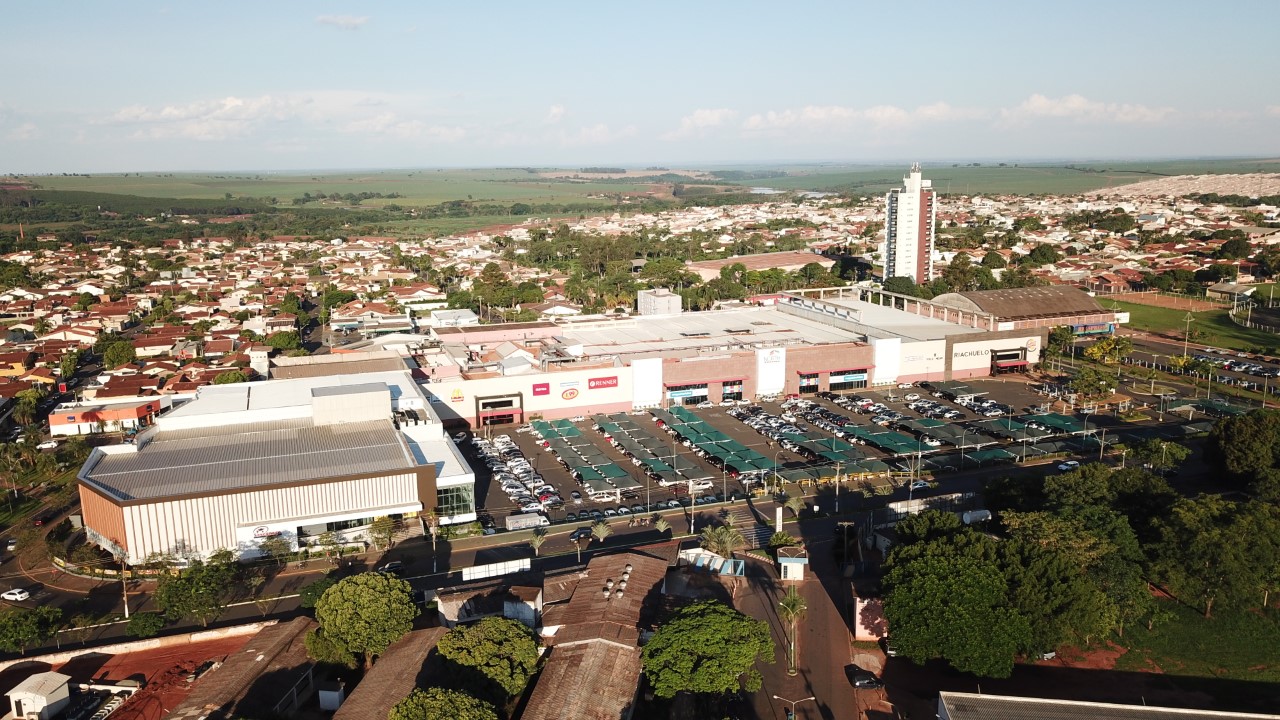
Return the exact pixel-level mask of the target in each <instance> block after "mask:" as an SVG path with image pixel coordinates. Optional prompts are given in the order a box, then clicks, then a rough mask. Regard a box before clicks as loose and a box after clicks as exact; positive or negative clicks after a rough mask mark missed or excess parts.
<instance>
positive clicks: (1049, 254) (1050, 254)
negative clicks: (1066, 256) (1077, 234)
mask: <svg viewBox="0 0 1280 720" xmlns="http://www.w3.org/2000/svg"><path fill="white" fill-rule="evenodd" d="M1061 259H1062V256H1061V255H1059V254H1058V251H1057V250H1054V249H1053V246H1052V245H1044V244H1040V245H1036V246H1035V247H1034V248H1032V249H1031V252H1029V253H1027V255H1026V256H1024V257H1023V258H1022V262H1023V263H1025V264H1027V265H1031V266H1033V267H1039V266H1041V265H1052V264H1053V263H1056V262H1058V261H1059V260H1061Z"/></svg>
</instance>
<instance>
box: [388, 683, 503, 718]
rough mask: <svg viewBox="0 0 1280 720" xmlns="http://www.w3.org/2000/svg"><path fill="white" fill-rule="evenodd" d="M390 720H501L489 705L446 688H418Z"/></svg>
mask: <svg viewBox="0 0 1280 720" xmlns="http://www.w3.org/2000/svg"><path fill="white" fill-rule="evenodd" d="M387 720H498V713H497V711H495V710H494V709H493V706H492V705H490V704H489V703H487V702H485V701H483V700H478V699H476V698H473V697H471V696H470V695H467V694H465V693H461V692H458V691H456V690H445V689H444V688H427V689H426V690H423V689H421V688H415V689H414V691H413V692H412V693H411V694H410V695H409V697H407V698H405V699H403V700H401V701H400V702H398V703H396V705H395V707H393V708H391V713H390V714H389V715H388V716H387Z"/></svg>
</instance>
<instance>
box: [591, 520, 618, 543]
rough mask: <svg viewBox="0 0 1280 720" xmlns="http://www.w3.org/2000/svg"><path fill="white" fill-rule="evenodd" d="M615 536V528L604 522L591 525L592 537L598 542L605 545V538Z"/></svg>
mask: <svg viewBox="0 0 1280 720" xmlns="http://www.w3.org/2000/svg"><path fill="white" fill-rule="evenodd" d="M612 534H613V526H611V525H610V524H609V523H607V522H605V521H603V520H597V521H595V522H594V523H592V524H591V537H593V538H595V539H596V541H597V542H600V543H602V544H603V543H604V541H605V538H607V537H609V536H610V535H612Z"/></svg>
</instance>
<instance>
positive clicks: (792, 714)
mask: <svg viewBox="0 0 1280 720" xmlns="http://www.w3.org/2000/svg"><path fill="white" fill-rule="evenodd" d="M773 699H774V700H781V701H782V702H784V703H789V704H790V705H791V707H789V708H787V718H789V719H791V718H795V716H796V705H799V704H800V703H802V702H808V701H810V700H813V701H815V702H816V701H817V699H818V698H816V697H813V696H812V695H811V696H809V697H807V698H800V699H799V700H788V699H786V698H784V697H782V696H781V695H774V696H773Z"/></svg>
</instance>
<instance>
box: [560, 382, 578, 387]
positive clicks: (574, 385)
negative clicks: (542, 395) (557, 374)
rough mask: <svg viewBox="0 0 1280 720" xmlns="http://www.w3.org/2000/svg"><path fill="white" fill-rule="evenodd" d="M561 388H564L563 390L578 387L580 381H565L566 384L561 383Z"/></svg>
mask: <svg viewBox="0 0 1280 720" xmlns="http://www.w3.org/2000/svg"><path fill="white" fill-rule="evenodd" d="M560 387H562V388H570V387H578V381H577V380H565V381H564V382H562V383H560Z"/></svg>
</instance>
